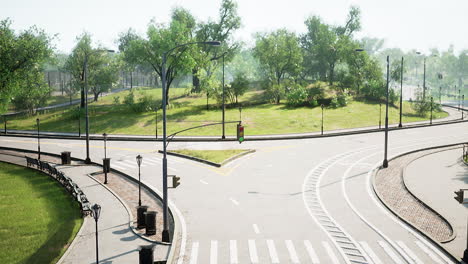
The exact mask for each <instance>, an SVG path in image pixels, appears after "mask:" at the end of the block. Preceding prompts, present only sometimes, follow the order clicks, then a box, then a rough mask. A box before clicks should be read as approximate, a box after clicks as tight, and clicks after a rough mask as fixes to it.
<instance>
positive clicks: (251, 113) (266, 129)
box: [8, 88, 447, 137]
mask: <svg viewBox="0 0 468 264" xmlns="http://www.w3.org/2000/svg"><path fill="white" fill-rule="evenodd" d="M142 90H143V91H144V92H145V93H147V94H150V95H152V96H153V98H155V99H158V100H159V99H160V98H161V89H142ZM128 93H129V91H123V92H119V93H116V94H113V95H110V96H107V97H103V98H100V99H99V101H98V102H94V103H91V104H90V105H89V113H90V132H91V133H97V134H102V133H104V132H105V133H107V134H140V135H154V134H155V133H156V127H155V118H156V115H155V112H145V113H135V112H133V111H132V110H131V109H130V108H129V107H128V106H127V105H124V104H123V103H122V102H123V98H124V97H125V95H127V94H128ZM186 93H187V89H183V88H171V90H170V103H171V104H170V106H169V107H168V110H167V121H168V125H167V129H168V133H169V134H171V133H174V132H176V131H180V130H183V129H186V128H189V127H194V126H199V125H204V124H209V123H213V122H221V119H222V117H221V115H222V112H221V107H219V106H216V105H215V100H214V99H210V100H209V103H210V108H209V110H206V97H205V96H204V95H190V96H185V94H186ZM115 97H119V98H120V103H119V104H115V103H114V98H115ZM262 100H264V99H263V98H262V93H261V92H260V91H252V92H248V93H247V94H246V95H244V96H243V97H241V98H240V102H241V103H242V104H243V105H244V106H243V108H242V123H243V124H244V126H245V134H246V136H247V137H248V135H262V134H281V133H303V132H316V131H320V126H321V108H320V107H314V108H312V107H298V108H288V107H287V106H286V105H284V104H279V105H276V104H270V103H261V102H262ZM76 109H77V108H76V107H73V108H72V109H62V110H53V111H47V112H45V113H43V114H40V115H39V116H38V117H39V118H40V119H41V130H43V131H61V132H78V124H79V123H78V117H77V115H76V114H73V112H77V110H76ZM161 112H162V111H158V135H161V133H162V122H161V114H162V113H161ZM446 116H447V114H446V113H445V112H436V113H434V119H437V118H442V117H446ZM36 117H37V116H32V117H18V118H17V119H16V120H10V121H9V125H8V128H9V129H20V130H35V129H36V127H35V124H36ZM384 118H385V108H384V106H383V107H382V124H383V123H384ZM239 119H240V113H239V110H238V108H237V107H230V106H228V107H227V108H226V121H237V120H239ZM428 119H429V116H426V117H419V116H417V115H416V114H415V111H414V110H413V109H412V107H411V103H409V102H404V104H403V123H407V122H414V121H421V120H428ZM398 120H399V109H398V108H396V107H390V108H389V122H390V124H395V123H398ZM378 124H379V104H377V103H367V102H360V101H351V102H350V103H349V104H348V106H346V107H341V108H337V109H332V108H325V109H324V130H335V129H345V128H354V127H366V126H377V125H378ZM84 126H85V123H84V114H83V115H82V118H81V131H82V132H83V131H84ZM221 133H222V127H221V125H217V126H209V127H206V128H201V129H196V130H190V131H187V132H184V133H183V134H181V135H211V136H215V135H219V136H220V135H221ZM235 133H236V124H226V135H228V136H229V135H232V136H233V135H235Z"/></svg>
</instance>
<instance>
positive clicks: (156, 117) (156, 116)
mask: <svg viewBox="0 0 468 264" xmlns="http://www.w3.org/2000/svg"><path fill="white" fill-rule="evenodd" d="M154 110H155V111H156V115H155V119H156V128H155V130H156V139H158V107H155V108H154Z"/></svg>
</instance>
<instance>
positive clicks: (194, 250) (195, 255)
mask: <svg viewBox="0 0 468 264" xmlns="http://www.w3.org/2000/svg"><path fill="white" fill-rule="evenodd" d="M197 259H198V242H193V243H192V254H191V255H190V264H197Z"/></svg>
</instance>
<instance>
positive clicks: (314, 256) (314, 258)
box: [304, 240, 320, 264]
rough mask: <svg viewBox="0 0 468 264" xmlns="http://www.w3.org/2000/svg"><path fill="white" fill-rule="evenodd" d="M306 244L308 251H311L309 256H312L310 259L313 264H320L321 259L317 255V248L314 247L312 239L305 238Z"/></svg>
mask: <svg viewBox="0 0 468 264" xmlns="http://www.w3.org/2000/svg"><path fill="white" fill-rule="evenodd" d="M304 245H305V247H306V249H307V253H309V257H310V260H311V261H312V264H319V263H320V260H319V258H318V256H317V253H315V250H314V248H313V247H312V244H310V241H309V240H304Z"/></svg>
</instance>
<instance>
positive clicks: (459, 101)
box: [458, 89, 461, 111]
mask: <svg viewBox="0 0 468 264" xmlns="http://www.w3.org/2000/svg"><path fill="white" fill-rule="evenodd" d="M460 92H461V91H460V89H458V111H460V105H461V96H460Z"/></svg>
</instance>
